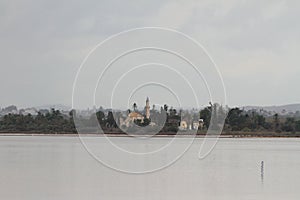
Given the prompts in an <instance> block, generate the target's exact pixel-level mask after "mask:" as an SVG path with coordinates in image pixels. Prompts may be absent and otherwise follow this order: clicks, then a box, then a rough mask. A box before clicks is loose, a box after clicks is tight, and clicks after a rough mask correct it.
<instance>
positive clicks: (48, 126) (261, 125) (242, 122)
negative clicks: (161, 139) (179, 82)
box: [0, 104, 300, 134]
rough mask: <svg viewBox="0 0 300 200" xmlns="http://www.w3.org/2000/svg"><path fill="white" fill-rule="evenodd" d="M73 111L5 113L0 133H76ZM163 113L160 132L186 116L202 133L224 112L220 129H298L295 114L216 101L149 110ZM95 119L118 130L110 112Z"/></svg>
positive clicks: (171, 129)
mask: <svg viewBox="0 0 300 200" xmlns="http://www.w3.org/2000/svg"><path fill="white" fill-rule="evenodd" d="M74 114H75V111H70V112H69V114H68V115H65V114H62V113H61V112H60V111H59V110H55V109H51V110H50V111H49V112H48V113H46V114H42V113H38V114H37V115H36V116H33V115H30V114H28V115H22V114H7V115H5V116H3V117H1V118H0V132H2V133H17V132H19V133H23V132H24V133H57V134H60V133H76V128H75V124H74V118H73V117H74ZM162 114H165V115H166V122H165V124H164V126H163V129H162V132H176V131H177V130H178V126H179V125H180V120H181V119H182V116H184V118H185V119H189V120H192V119H194V118H201V119H203V123H204V124H203V127H202V128H201V129H202V130H199V132H205V130H207V128H208V127H209V126H210V125H211V123H218V116H220V115H226V118H225V124H224V127H223V132H227V133H233V134H234V133H235V132H254V133H262V132H276V133H282V132H283V133H285V132H288V133H291V134H293V133H296V132H300V119H299V118H297V117H285V116H280V115H278V114H274V115H273V116H264V115H262V114H260V113H259V112H257V111H255V110H253V111H244V110H242V109H240V108H231V109H228V111H226V109H225V108H223V107H222V106H218V105H217V104H214V105H210V106H207V107H205V108H204V109H202V110H200V111H199V112H197V113H192V112H188V113H187V114H186V113H185V114H183V112H182V111H179V112H178V111H177V110H176V109H174V108H168V106H167V105H165V106H164V107H163V108H162V109H161V112H158V111H154V110H152V111H151V116H152V117H153V120H156V121H158V123H161V121H162V120H161V115H162ZM96 116H97V120H98V122H99V124H100V126H101V127H102V129H103V130H104V132H105V131H108V132H109V131H110V132H116V133H118V132H121V130H120V129H119V128H118V125H117V124H118V123H117V121H116V120H115V117H114V114H113V112H112V111H108V112H107V114H105V113H104V112H103V111H98V112H97V113H96ZM83 122H84V123H85V125H86V126H88V125H89V119H88V118H87V119H84V120H83Z"/></svg>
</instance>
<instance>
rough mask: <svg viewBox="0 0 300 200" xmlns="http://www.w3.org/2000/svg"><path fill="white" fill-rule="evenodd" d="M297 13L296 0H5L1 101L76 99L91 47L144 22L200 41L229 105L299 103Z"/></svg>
mask: <svg viewBox="0 0 300 200" xmlns="http://www.w3.org/2000/svg"><path fill="white" fill-rule="evenodd" d="M299 19H300V2H299V1H296V0H291V1H281V0H280V1H279V0H274V1H260V0H251V1H250V0H249V1H241V0H226V1H218V0H209V1H161V0H152V1H112V0H109V1H103V0H94V1H66V0H59V1H55V0H46V1H45V0H40V1H33V0H31V1H30V0H20V1H17V0H16V1H11V0H1V1H0V56H1V60H0V61H1V68H0V69H1V78H0V91H1V93H0V94H1V96H0V107H5V106H8V105H11V104H14V105H17V106H19V107H31V106H39V105H46V104H65V105H71V96H72V85H73V81H74V79H75V75H76V72H77V70H78V68H79V65H80V63H81V62H82V60H83V59H84V57H85V56H86V55H87V53H88V52H89V51H90V50H91V49H92V48H93V47H94V46H95V45H96V44H97V43H99V42H101V41H102V40H104V39H105V38H107V37H109V36H110V35H112V34H115V33H118V32H120V31H123V30H127V29H130V28H136V27H143V26H159V27H167V28H172V29H175V30H179V31H181V32H183V33H186V34H188V35H189V36H191V37H193V38H195V39H196V40H197V41H199V42H200V43H201V44H202V45H203V46H204V47H205V48H206V49H207V50H208V52H209V53H210V55H211V56H212V57H213V59H214V60H215V62H216V64H217V65H218V67H219V69H220V71H221V73H222V76H223V79H224V83H225V86H226V89H227V102H228V104H229V105H230V106H236V105H280V104H290V103H299V102H300V94H299V85H300V78H299V77H300V60H299V52H300V37H299V36H300V23H299Z"/></svg>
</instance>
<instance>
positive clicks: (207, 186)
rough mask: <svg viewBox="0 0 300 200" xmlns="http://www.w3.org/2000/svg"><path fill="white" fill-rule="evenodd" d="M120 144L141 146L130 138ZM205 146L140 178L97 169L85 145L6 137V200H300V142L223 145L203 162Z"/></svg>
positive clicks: (0, 182) (1, 147) (0, 194)
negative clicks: (168, 165) (134, 143)
mask: <svg viewBox="0 0 300 200" xmlns="http://www.w3.org/2000/svg"><path fill="white" fill-rule="evenodd" d="M103 140H104V138H103ZM112 140H115V142H117V143H120V144H122V145H123V146H126V145H128V146H132V145H133V144H132V143H131V142H130V141H129V139H128V138H126V137H124V138H114V139H112ZM164 140H166V139H165V138H156V139H154V140H153V145H156V143H161V142H163V141H164ZM177 140H181V141H182V143H184V141H185V140H186V139H184V138H181V139H177ZM202 140H203V139H201V138H197V139H196V140H195V142H194V144H193V145H192V147H191V148H190V149H189V150H188V151H187V152H186V153H185V154H184V155H183V157H182V158H181V159H179V160H178V161H177V162H176V163H174V164H173V165H171V166H170V167H167V168H165V169H162V170H159V171H157V172H154V173H148V174H143V175H133V174H126V173H121V172H118V171H115V170H112V169H110V168H108V167H106V166H104V165H102V164H101V163H99V162H97V160H95V159H94V158H93V157H92V156H91V155H90V154H89V153H88V152H87V151H86V150H85V148H84V147H83V145H82V143H81V142H80V139H79V138H78V137H64V136H2V137H0V199H3V200H23V199H24V200H25V199H26V200H41V199H43V200H47V199H49V200H50V199H51V200H53V199H55V200H77V199H78V200H82V199H86V200H93V199H107V200H143V199H149V200H153V199H162V200H177V199H178V200H179V199H180V200H182V199H185V200H190V199H191V200H192V199H205V200H224V199H228V200H234V199H236V200H243V199H245V200H246V199H249V200H250V199H253V200H258V199H263V200H268V199H270V200H271V199H272V200H274V199H275V200H276V199H278V200H279V199H280V200H281V199H289V200H290V199H295V200H296V199H297V200H298V199H300V189H299V188H300V139H295V138H241V139H235V138H222V139H220V140H219V142H218V144H217V145H216V147H215V148H214V150H213V151H212V152H211V153H210V154H209V155H208V156H207V157H206V158H205V159H203V160H199V159H197V155H198V152H199V148H200V145H201V142H202ZM143 142H144V141H143V140H140V141H139V143H140V144H143ZM154 143H155V144H154ZM178 145H180V143H179V144H178ZM142 146H143V145H142ZM149 146H150V147H151V144H147V148H149ZM145 148H146V147H145ZM164 156H166V157H167V156H168V155H164ZM164 156H162V158H161V159H162V160H163V159H165V158H164ZM112 157H113V156H112ZM113 159H116V160H122V161H124V158H117V157H113ZM125 161H126V158H125ZM137 162H138V161H137ZM133 164H135V163H133ZM136 164H137V165H138V164H141V163H136Z"/></svg>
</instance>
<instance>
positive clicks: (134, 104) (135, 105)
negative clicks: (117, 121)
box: [132, 103, 137, 111]
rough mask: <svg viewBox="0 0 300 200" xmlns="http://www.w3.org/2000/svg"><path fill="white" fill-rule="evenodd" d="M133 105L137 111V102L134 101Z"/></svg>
mask: <svg viewBox="0 0 300 200" xmlns="http://www.w3.org/2000/svg"><path fill="white" fill-rule="evenodd" d="M132 107H133V110H134V111H136V109H137V104H136V103H133V105H132Z"/></svg>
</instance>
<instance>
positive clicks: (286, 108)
mask: <svg viewBox="0 0 300 200" xmlns="http://www.w3.org/2000/svg"><path fill="white" fill-rule="evenodd" d="M240 108H242V109H244V110H247V111H248V110H261V109H263V110H265V111H268V112H274V113H279V114H288V113H291V112H292V113H295V112H296V111H300V104H288V105H281V106H244V107H240Z"/></svg>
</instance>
